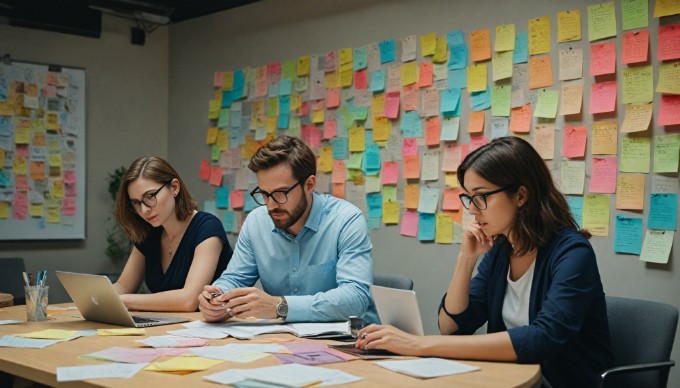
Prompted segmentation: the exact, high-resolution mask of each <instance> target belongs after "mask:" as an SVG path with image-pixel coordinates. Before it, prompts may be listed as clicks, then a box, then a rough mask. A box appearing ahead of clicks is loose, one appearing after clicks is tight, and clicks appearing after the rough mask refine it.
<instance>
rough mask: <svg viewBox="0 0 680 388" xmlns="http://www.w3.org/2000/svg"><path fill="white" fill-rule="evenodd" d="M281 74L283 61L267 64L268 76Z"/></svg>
mask: <svg viewBox="0 0 680 388" xmlns="http://www.w3.org/2000/svg"><path fill="white" fill-rule="evenodd" d="M272 75H274V76H276V75H281V62H274V63H269V64H267V76H272Z"/></svg>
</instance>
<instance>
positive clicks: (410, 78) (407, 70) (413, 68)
mask: <svg viewBox="0 0 680 388" xmlns="http://www.w3.org/2000/svg"><path fill="white" fill-rule="evenodd" d="M417 66H418V63H416V61H411V62H407V63H404V64H403V65H401V86H407V85H413V84H415V83H416V82H417V81H418V67H417Z"/></svg>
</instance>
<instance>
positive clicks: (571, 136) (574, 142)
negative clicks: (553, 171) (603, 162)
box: [562, 126, 588, 158]
mask: <svg viewBox="0 0 680 388" xmlns="http://www.w3.org/2000/svg"><path fill="white" fill-rule="evenodd" d="M587 139H588V131H587V129H586V127H583V126H581V127H572V126H567V127H564V139H563V141H562V144H563V149H562V156H563V157H565V158H582V157H584V156H585V154H586V140H587Z"/></svg>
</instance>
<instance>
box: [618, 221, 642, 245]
mask: <svg viewBox="0 0 680 388" xmlns="http://www.w3.org/2000/svg"><path fill="white" fill-rule="evenodd" d="M641 251H642V218H638V217H624V216H621V215H617V216H616V234H615V235H614V252H618V253H631V254H634V255H639V254H640V252H641Z"/></svg>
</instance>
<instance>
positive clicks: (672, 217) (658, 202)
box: [647, 193, 678, 230]
mask: <svg viewBox="0 0 680 388" xmlns="http://www.w3.org/2000/svg"><path fill="white" fill-rule="evenodd" d="M647 227H648V228H649V229H661V230H677V229H678V194H677V193H672V194H671V193H669V194H652V195H651V197H650V199H649V218H647Z"/></svg>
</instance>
